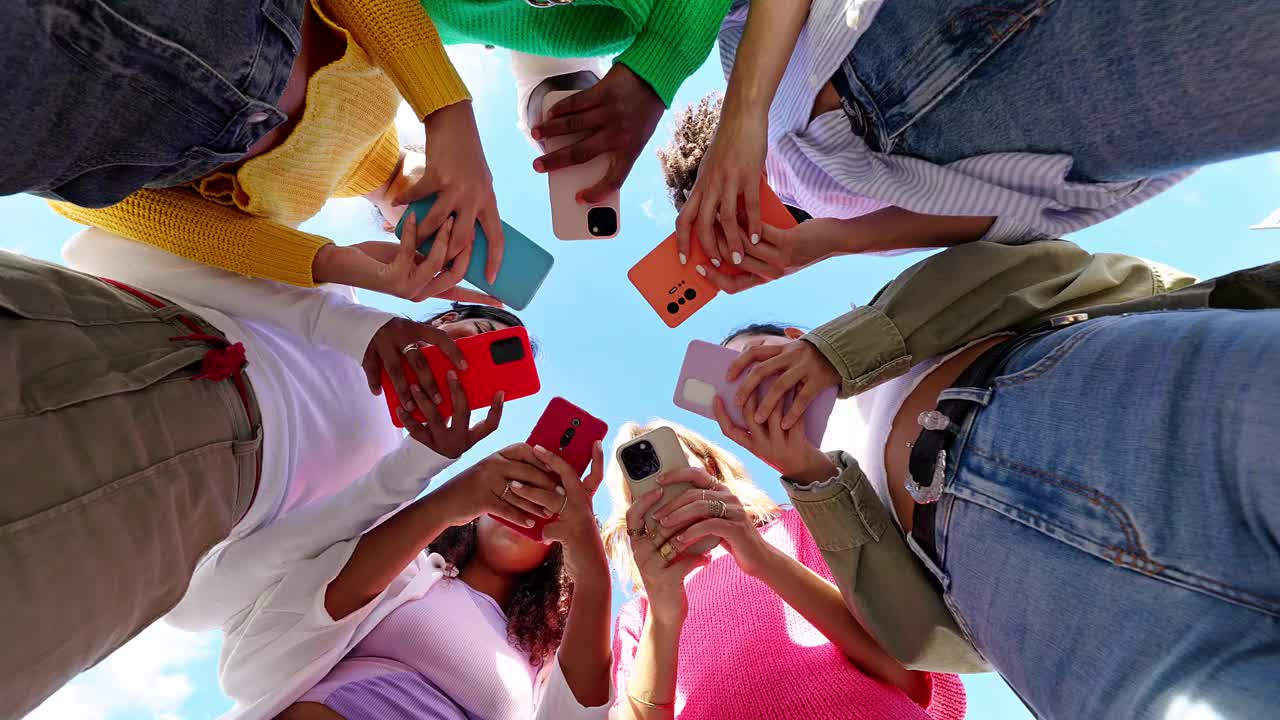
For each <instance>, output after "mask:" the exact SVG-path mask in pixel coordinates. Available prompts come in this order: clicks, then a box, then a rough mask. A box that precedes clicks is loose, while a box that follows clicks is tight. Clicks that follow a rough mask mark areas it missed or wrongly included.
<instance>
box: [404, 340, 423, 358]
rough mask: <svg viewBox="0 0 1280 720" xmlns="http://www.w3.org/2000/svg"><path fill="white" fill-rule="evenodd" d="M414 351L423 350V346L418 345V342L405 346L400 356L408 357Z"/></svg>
mask: <svg viewBox="0 0 1280 720" xmlns="http://www.w3.org/2000/svg"><path fill="white" fill-rule="evenodd" d="M414 350H422V346H421V345H419V344H418V343H416V342H412V343H409V344H408V345H405V346H404V347H403V348H401V349H400V354H401V355H408V354H409V353H411V352H413V351H414Z"/></svg>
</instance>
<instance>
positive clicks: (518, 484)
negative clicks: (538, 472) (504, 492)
mask: <svg viewBox="0 0 1280 720" xmlns="http://www.w3.org/2000/svg"><path fill="white" fill-rule="evenodd" d="M511 487H513V488H515V489H517V490H519V489H520V488H522V487H524V483H522V482H520V481H519V480H512V481H511Z"/></svg>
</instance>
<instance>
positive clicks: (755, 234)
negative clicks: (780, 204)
mask: <svg viewBox="0 0 1280 720" xmlns="http://www.w3.org/2000/svg"><path fill="white" fill-rule="evenodd" d="M742 197H743V200H744V201H745V204H746V206H747V235H748V240H749V241H750V243H751V244H752V245H757V244H759V243H760V238H761V236H762V235H763V233H764V228H763V227H762V226H761V222H760V184H759V183H747V186H746V187H745V188H743V189H742Z"/></svg>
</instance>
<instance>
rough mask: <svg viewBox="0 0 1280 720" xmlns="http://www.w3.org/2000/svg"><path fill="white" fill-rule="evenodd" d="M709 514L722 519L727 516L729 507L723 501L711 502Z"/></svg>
mask: <svg viewBox="0 0 1280 720" xmlns="http://www.w3.org/2000/svg"><path fill="white" fill-rule="evenodd" d="M711 514H712V515H714V516H715V517H718V518H723V517H725V516H726V515H728V514H729V505H728V504H727V503H725V501H723V500H712V501H711Z"/></svg>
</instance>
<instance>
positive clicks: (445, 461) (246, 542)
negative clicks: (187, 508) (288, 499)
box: [165, 437, 453, 631]
mask: <svg viewBox="0 0 1280 720" xmlns="http://www.w3.org/2000/svg"><path fill="white" fill-rule="evenodd" d="M452 464H453V460H451V459H449V458H446V457H444V456H442V455H439V454H437V453H435V452H434V451H432V450H431V449H429V448H427V447H426V446H425V445H422V444H421V443H419V442H418V441H416V440H414V439H413V438H408V437H406V438H405V439H404V440H402V441H401V443H400V447H398V448H396V449H395V450H393V451H391V452H389V453H387V454H386V455H385V456H383V458H382V459H381V460H379V461H378V463H377V464H376V465H374V466H373V468H372V469H370V470H369V472H368V473H366V474H365V475H364V476H362V477H361V478H359V479H358V480H356V481H355V482H354V483H352V484H351V485H349V486H347V487H346V488H344V489H343V490H341V491H340V492H338V493H337V494H335V495H333V496H331V497H328V498H325V499H323V500H317V501H315V502H312V503H308V504H307V505H304V506H302V507H300V508H298V509H296V510H294V511H292V512H290V513H288V514H287V515H284V516H282V517H280V518H277V519H276V520H275V521H273V522H272V523H271V524H269V525H267V526H266V527H263V528H261V529H258V530H256V531H254V532H251V533H249V534H248V535H246V536H244V537H242V538H239V539H234V540H232V541H230V542H228V543H226V544H225V545H223V546H221V547H220V548H218V549H217V550H215V551H214V552H212V553H210V554H208V555H206V556H205V557H204V558H202V559H201V561H200V564H199V565H197V566H196V571H195V574H194V575H193V576H192V578H191V585H190V586H189V587H188V588H187V593H186V595H185V596H183V598H182V600H181V602H179V603H178V605H177V607H175V608H174V609H173V610H171V611H170V612H169V614H168V615H166V616H165V620H166V622H168V623H169V624H170V625H174V626H175V627H178V628H181V629H184V630H192V631H194V630H203V629H208V628H213V627H217V626H219V625H222V624H223V623H225V622H226V621H227V618H229V617H231V616H233V615H235V614H236V613H238V612H241V611H242V610H243V609H244V608H246V607H248V606H249V605H250V604H251V603H253V602H254V600H255V599H256V598H258V596H259V595H260V594H261V593H262V592H263V590H264V589H265V588H267V587H269V586H270V585H271V584H272V583H273V582H277V581H278V580H279V579H280V578H281V577H282V576H284V575H285V574H286V573H287V572H289V571H290V568H291V567H292V566H293V564H295V563H296V562H298V561H299V560H301V559H304V558H311V557H315V556H316V555H317V554H319V553H320V552H321V551H322V550H324V548H327V547H329V546H330V545H332V544H334V543H335V542H340V541H342V540H345V539H347V538H353V537H359V536H360V535H361V534H363V533H364V532H366V531H368V530H369V528H371V527H373V526H374V525H376V524H377V523H378V521H379V520H380V519H381V518H383V517H385V516H386V515H388V514H389V513H392V512H395V511H396V510H397V509H399V508H400V506H402V505H404V504H405V503H406V502H409V501H411V500H413V499H414V498H416V497H417V496H418V495H419V494H420V493H421V492H422V491H423V490H425V489H426V487H427V486H428V485H429V484H430V482H431V479H432V478H433V477H435V476H436V475H438V474H439V473H440V472H442V471H443V470H445V469H446V468H448V467H449V466H450V465H452Z"/></svg>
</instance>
